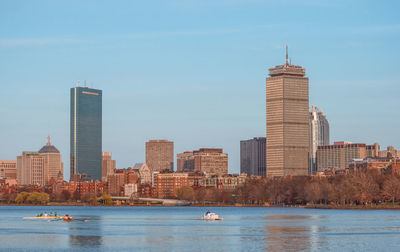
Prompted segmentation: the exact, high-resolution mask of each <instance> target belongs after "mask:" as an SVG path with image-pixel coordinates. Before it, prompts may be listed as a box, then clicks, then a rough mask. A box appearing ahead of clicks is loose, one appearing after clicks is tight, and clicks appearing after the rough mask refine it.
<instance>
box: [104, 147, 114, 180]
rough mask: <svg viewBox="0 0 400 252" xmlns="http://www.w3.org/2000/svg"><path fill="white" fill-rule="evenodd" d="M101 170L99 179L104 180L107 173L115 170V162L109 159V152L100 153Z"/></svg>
mask: <svg viewBox="0 0 400 252" xmlns="http://www.w3.org/2000/svg"><path fill="white" fill-rule="evenodd" d="M101 167H102V171H101V179H102V180H106V179H107V176H108V175H111V174H113V173H114V172H115V169H116V162H115V160H112V159H111V152H103V153H102V165H101Z"/></svg>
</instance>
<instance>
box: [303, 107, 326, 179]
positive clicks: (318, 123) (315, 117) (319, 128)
mask: <svg viewBox="0 0 400 252" xmlns="http://www.w3.org/2000/svg"><path fill="white" fill-rule="evenodd" d="M322 145H329V123H328V120H327V119H326V116H325V115H324V113H322V111H321V110H319V109H318V107H316V106H312V107H311V111H310V162H309V171H308V173H309V174H312V173H315V172H317V164H316V160H317V149H318V146H322Z"/></svg>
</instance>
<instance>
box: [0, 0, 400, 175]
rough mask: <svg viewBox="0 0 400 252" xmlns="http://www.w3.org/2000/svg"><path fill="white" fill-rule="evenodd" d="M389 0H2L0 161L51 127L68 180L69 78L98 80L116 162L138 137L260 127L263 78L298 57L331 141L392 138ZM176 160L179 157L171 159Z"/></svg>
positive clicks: (395, 23) (395, 131)
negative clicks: (272, 69) (325, 120)
mask: <svg viewBox="0 0 400 252" xmlns="http://www.w3.org/2000/svg"><path fill="white" fill-rule="evenodd" d="M399 9H400V2H399V1H384V0H383V1H368V0H354V1H347V0H343V1H342V0H338V1H332V0H331V1H328V0H303V1H297V0H282V1H275V0H274V1H273V0H265V1H261V0H201V1H194V0H182V1H179V0H171V1H152V0H149V1H120V0H116V1H100V0H96V1H95V0H93V1H90V0H88V1H75V0H69V1H28V0H26V1H19V0H16V1H11V0H10V1H7V0H0V159H11V160H13V159H14V160H15V159H16V156H18V155H20V154H21V153H22V151H38V150H39V149H40V148H41V147H42V146H43V145H45V144H46V138H47V136H48V135H50V137H51V141H52V144H53V145H54V146H56V147H57V148H58V149H59V150H60V152H61V154H62V156H63V162H64V178H65V179H68V178H69V155H70V151H69V144H70V143H69V120H70V118H69V117H70V110H69V109H70V88H72V87H75V86H76V85H77V83H78V81H79V82H80V83H81V84H82V83H83V82H84V80H86V82H87V84H88V86H89V87H91V88H96V89H101V90H103V151H110V152H112V156H113V159H115V160H116V163H117V168H126V167H131V166H133V165H134V164H135V163H138V162H144V161H145V142H146V141H148V140H150V139H168V140H171V141H174V147H175V148H174V152H175V153H174V155H176V154H177V153H181V152H183V151H189V150H194V149H198V148H202V147H219V148H223V149H224V152H226V153H228V155H229V172H230V173H239V171H240V140H245V139H250V138H253V137H261V136H265V78H266V77H267V76H268V69H269V68H271V67H273V66H276V65H280V64H283V63H284V61H285V45H286V44H288V46H289V57H290V58H291V62H292V64H296V65H301V66H303V67H305V68H306V75H307V76H308V77H309V80H310V106H311V105H316V106H318V107H319V108H320V109H322V110H323V112H324V114H326V116H327V119H328V121H329V123H330V134H331V142H334V141H351V142H361V143H367V144H372V143H374V142H378V143H379V144H380V145H381V148H383V149H385V148H386V146H388V145H392V146H394V147H395V148H400V134H399V126H400V116H399V112H398V111H399V107H400V99H399V94H400V92H399V91H400V70H399V66H400V64H399V61H400V50H399V45H400V16H399V15H398V10H399ZM175 163H176V162H175Z"/></svg>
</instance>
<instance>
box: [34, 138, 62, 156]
mask: <svg viewBox="0 0 400 252" xmlns="http://www.w3.org/2000/svg"><path fill="white" fill-rule="evenodd" d="M39 153H60V152H59V151H58V150H57V148H56V147H54V146H53V145H51V144H50V137H47V144H46V145H45V146H43V147H42V148H41V149H40V150H39Z"/></svg>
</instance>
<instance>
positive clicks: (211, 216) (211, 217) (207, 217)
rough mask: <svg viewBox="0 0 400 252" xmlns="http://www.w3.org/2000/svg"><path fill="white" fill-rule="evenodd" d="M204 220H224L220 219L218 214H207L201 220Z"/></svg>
mask: <svg viewBox="0 0 400 252" xmlns="http://www.w3.org/2000/svg"><path fill="white" fill-rule="evenodd" d="M201 219H202V220H223V219H224V218H220V217H219V216H218V214H216V213H206V214H205V215H203V217H202V218H201Z"/></svg>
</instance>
